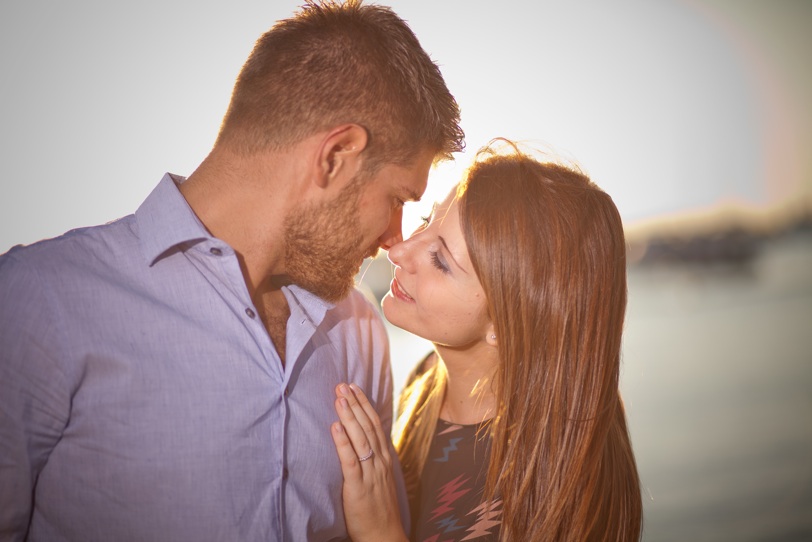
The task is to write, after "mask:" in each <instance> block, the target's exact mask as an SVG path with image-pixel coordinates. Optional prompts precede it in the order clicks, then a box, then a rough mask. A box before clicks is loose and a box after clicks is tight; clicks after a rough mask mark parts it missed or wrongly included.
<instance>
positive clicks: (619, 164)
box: [0, 0, 812, 252]
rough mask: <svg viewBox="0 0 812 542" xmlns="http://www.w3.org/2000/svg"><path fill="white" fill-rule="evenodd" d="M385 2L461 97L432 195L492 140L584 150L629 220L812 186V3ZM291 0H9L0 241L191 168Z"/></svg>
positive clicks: (32, 235)
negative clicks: (456, 130)
mask: <svg viewBox="0 0 812 542" xmlns="http://www.w3.org/2000/svg"><path fill="white" fill-rule="evenodd" d="M381 3H385V4H388V5H391V6H392V7H393V8H394V9H395V11H397V12H398V13H399V14H400V15H401V16H402V17H403V18H405V19H406V20H407V21H408V22H409V23H410V25H411V27H412V28H413V30H414V31H415V33H416V34H417V36H418V38H419V39H420V40H421V43H422V44H423V46H424V47H425V49H426V50H427V51H428V52H429V53H430V54H431V56H432V58H434V59H435V61H436V62H438V63H439V64H440V66H441V69H442V71H443V74H444V75H445V78H446V81H447V83H448V86H449V88H450V89H451V91H452V92H453V93H454V94H455V96H456V97H457V100H458V101H459V103H460V105H461V107H462V121H463V128H464V129H465V131H466V133H467V135H468V138H467V140H468V150H467V151H466V153H465V154H464V155H461V156H459V157H458V159H457V161H456V162H455V163H454V164H450V165H444V166H440V167H439V168H438V169H436V170H435V171H434V172H433V173H432V181H431V184H430V189H429V192H428V193H427V195H426V197H425V198H424V201H425V202H426V204H425V205H428V204H429V203H430V202H431V201H433V200H435V199H438V198H441V197H442V196H443V195H444V194H445V193H446V192H447V191H448V190H449V189H450V187H451V186H452V185H453V183H454V182H456V180H458V178H459V176H460V174H461V172H462V171H463V170H464V168H465V167H466V166H467V165H468V164H469V163H470V160H471V158H472V156H473V153H474V152H475V151H476V150H477V149H478V148H479V147H481V146H482V145H484V144H486V143H487V142H488V141H489V140H490V139H491V138H493V137H495V136H506V137H509V138H512V139H518V140H522V141H526V142H528V143H529V144H531V145H532V146H535V147H539V148H542V149H551V150H553V151H555V152H557V153H559V154H561V155H563V156H565V157H569V158H572V159H575V160H576V161H577V162H578V163H579V164H580V165H581V167H582V168H584V169H585V170H586V171H587V172H588V173H589V174H590V175H591V176H592V178H593V180H595V181H596V182H597V183H598V184H599V185H600V186H602V187H603V188H604V189H605V190H606V191H608V192H609V193H610V194H611V195H612V196H613V197H614V199H615V201H616V202H617V204H618V207H619V208H620V211H621V214H622V215H623V217H624V220H625V221H626V222H627V223H629V224H633V223H635V222H637V221H641V220H647V219H650V218H651V217H655V216H662V215H664V214H665V215H669V214H675V213H683V212H686V211H693V210H696V209H706V208H708V207H711V206H714V205H717V204H719V203H726V202H730V201H738V202H742V203H744V204H746V205H754V206H759V207H763V206H766V205H770V204H773V203H775V202H779V201H783V200H785V199H787V198H798V197H799V196H800V195H803V194H806V195H809V194H810V193H812V174H811V172H812V158H811V156H812V153H809V152H808V151H809V148H810V142H812V108H811V107H810V96H812V69H810V66H811V65H812V61H810V53H812V37H810V36H812V33H810V32H808V29H809V28H810V27H812V2H805V1H802V0H798V1H789V0H777V1H771V2H756V1H752V0H750V1H748V0H737V1H732V0H730V1H705V0H702V1H700V0H690V1H688V0H661V1H659V2H649V1H646V0H623V1H616V2H611V3H610V2H600V1H597V0H595V1H588V2H587V1H583V2H568V3H566V4H565V3H563V2H560V3H558V2H556V3H553V2H546V1H538V0H527V1H524V0H522V1H520V0H503V1H501V2H484V1H481V2H480V1H476V0H391V1H390V2H381ZM299 4H300V2H299V1H294V0H290V1H289V0H277V1H273V2H272V1H268V0H265V1H259V0H246V1H241V2H230V3H226V2H216V3H215V2H211V3H205V4H204V3H200V2H192V1H179V0H166V1H161V2H157V1H145V2H138V3H135V2H131V3H124V2H107V1H100V0H99V1H87V0H77V1H72V2H58V1H56V0H50V1H44V0H25V1H23V0H4V1H3V2H2V3H0V74H1V75H2V82H3V83H2V86H1V87H0V89H2V90H0V92H1V93H2V94H0V96H1V97H2V99H0V143H1V144H2V159H1V160H0V183H2V184H0V252H5V251H6V250H7V249H8V248H10V247H11V246H12V245H14V244H17V243H30V242H33V241H36V240H38V239H41V238H44V237H51V236H55V235H58V234H60V233H62V232H64V231H65V230H68V229H70V228H74V227H79V226H86V225H92V224H97V223H101V222H106V221H109V220H112V219H115V218H118V217H120V216H123V215H125V214H128V213H130V212H132V211H134V210H135V209H136V208H137V207H138V205H139V204H140V203H141V201H142V200H143V199H144V198H145V197H146V196H147V194H148V193H149V192H150V191H151V189H152V188H153V187H154V185H155V184H156V183H157V182H158V181H159V179H160V177H161V175H162V174H163V173H164V172H165V171H172V172H175V173H179V174H182V175H188V174H189V173H191V172H192V171H193V170H194V168H195V167H196V166H197V165H198V164H199V163H200V161H201V160H202V159H203V158H204V157H205V155H206V154H207V153H208V151H209V149H210V148H211V145H212V143H213V141H214V139H215V136H216V133H217V129H218V126H219V123H220V120H221V118H222V116H223V114H224V112H225V110H226V106H227V103H228V99H229V96H230V92H231V88H232V85H233V81H234V78H235V77H236V75H237V72H238V70H239V69H240V66H241V65H242V62H243V61H244V60H245V58H246V56H247V55H248V53H249V51H250V49H251V47H252V46H253V43H254V41H255V40H256V38H257V37H258V36H259V35H260V34H261V33H262V32H264V31H265V30H266V29H267V28H269V27H270V26H271V25H272V24H273V22H274V21H275V20H277V19H279V18H283V17H287V16H289V15H290V14H292V13H293V12H294V10H295V9H296V8H297V7H298V5H299ZM424 212H425V206H420V205H417V206H412V208H411V209H408V212H407V219H406V224H405V227H404V229H405V230H407V231H408V230H409V229H410V228H412V227H413V226H414V225H415V224H416V221H417V216H419V215H420V214H421V213H424Z"/></svg>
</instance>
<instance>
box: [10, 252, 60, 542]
mask: <svg viewBox="0 0 812 542" xmlns="http://www.w3.org/2000/svg"><path fill="white" fill-rule="evenodd" d="M49 298H51V299H53V297H52V296H50V295H49V285H48V283H47V282H46V281H43V280H41V278H40V277H39V276H38V273H37V271H36V270H35V269H33V268H32V267H31V266H30V265H27V264H26V263H24V262H21V261H19V260H18V259H17V258H15V257H14V255H12V254H6V255H5V256H2V257H0V538H2V539H3V540H22V539H24V538H25V536H26V530H27V528H28V524H29V521H30V517H31V513H32V506H33V502H34V499H33V491H34V486H35V484H36V481H37V477H38V475H39V473H40V472H41V470H42V469H43V467H44V466H45V463H46V462H47V460H48V456H49V454H50V452H51V450H52V449H53V447H54V446H55V445H56V443H57V441H58V440H59V438H60V436H61V434H62V431H63V430H64V428H65V426H66V424H67V421H68V416H69V410H70V393H69V391H67V386H66V385H65V381H66V379H65V377H64V374H63V372H62V371H61V369H60V365H59V358H60V352H61V351H63V350H64V345H60V343H62V342H63V337H62V333H63V331H61V330H60V326H59V325H58V322H59V314H58V310H57V308H56V307H54V306H52V304H51V303H49V301H48V300H49Z"/></svg>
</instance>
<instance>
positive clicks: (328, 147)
mask: <svg viewBox="0 0 812 542" xmlns="http://www.w3.org/2000/svg"><path fill="white" fill-rule="evenodd" d="M368 142H369V135H368V134H367V131H366V129H365V128H364V127H362V126H359V125H358V124H342V125H341V126H336V127H335V128H333V129H331V130H330V131H329V132H327V135H326V136H325V137H324V139H322V141H321V145H320V146H319V151H318V157H317V171H316V184H317V185H318V186H319V187H321V188H326V187H327V186H328V185H329V184H331V183H334V182H337V181H338V182H340V181H342V180H349V179H352V178H353V177H355V175H356V174H357V173H358V172H359V171H360V170H361V161H362V157H361V152H362V151H363V150H364V149H366V147H367V143H368Z"/></svg>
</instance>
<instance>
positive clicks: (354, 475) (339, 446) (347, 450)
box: [330, 422, 362, 482]
mask: <svg viewBox="0 0 812 542" xmlns="http://www.w3.org/2000/svg"><path fill="white" fill-rule="evenodd" d="M330 435H331V436H332V437H333V443H334V444H335V446H336V453H338V462H339V463H340V464H341V472H342V474H343V475H344V480H345V481H349V482H359V481H361V479H362V473H361V465H360V463H359V462H358V457H357V456H356V455H355V449H354V448H353V447H352V443H351V442H350V439H349V437H348V436H347V433H346V432H345V431H344V427H343V426H342V425H341V422H335V423H334V424H333V425H332V426H331V427H330Z"/></svg>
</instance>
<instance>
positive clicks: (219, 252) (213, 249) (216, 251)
mask: <svg viewBox="0 0 812 542" xmlns="http://www.w3.org/2000/svg"><path fill="white" fill-rule="evenodd" d="M209 252H211V253H212V254H214V255H215V256H222V255H223V251H222V250H220V249H219V248H217V247H211V248H210V249H209Z"/></svg>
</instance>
